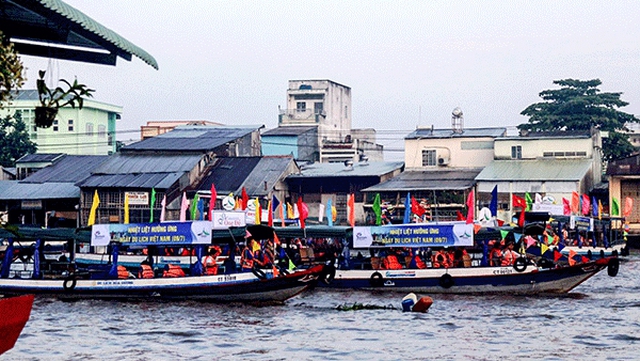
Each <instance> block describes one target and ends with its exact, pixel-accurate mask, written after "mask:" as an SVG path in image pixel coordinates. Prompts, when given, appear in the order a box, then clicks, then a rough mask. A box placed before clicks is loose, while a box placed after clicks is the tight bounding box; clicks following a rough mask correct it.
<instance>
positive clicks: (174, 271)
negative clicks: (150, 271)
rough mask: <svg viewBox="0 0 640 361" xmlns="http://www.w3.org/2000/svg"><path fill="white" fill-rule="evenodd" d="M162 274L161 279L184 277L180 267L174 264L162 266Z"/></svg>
mask: <svg viewBox="0 0 640 361" xmlns="http://www.w3.org/2000/svg"><path fill="white" fill-rule="evenodd" d="M164 268H165V269H164V272H163V273H162V277H184V276H186V275H185V273H184V270H183V269H182V267H180V266H178V265H175V264H168V265H166V266H164Z"/></svg>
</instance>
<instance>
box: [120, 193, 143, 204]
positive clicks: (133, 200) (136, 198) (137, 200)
mask: <svg viewBox="0 0 640 361" xmlns="http://www.w3.org/2000/svg"><path fill="white" fill-rule="evenodd" d="M124 194H125V196H127V195H128V196H129V205H130V206H134V205H135V206H148V205H149V193H148V192H124Z"/></svg>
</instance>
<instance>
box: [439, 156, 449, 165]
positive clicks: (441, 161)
mask: <svg viewBox="0 0 640 361" xmlns="http://www.w3.org/2000/svg"><path fill="white" fill-rule="evenodd" d="M438 165H439V166H441V167H444V166H447V165H449V157H442V156H441V157H438Z"/></svg>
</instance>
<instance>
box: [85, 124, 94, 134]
mask: <svg viewBox="0 0 640 361" xmlns="http://www.w3.org/2000/svg"><path fill="white" fill-rule="evenodd" d="M86 133H87V135H93V123H87V127H86Z"/></svg>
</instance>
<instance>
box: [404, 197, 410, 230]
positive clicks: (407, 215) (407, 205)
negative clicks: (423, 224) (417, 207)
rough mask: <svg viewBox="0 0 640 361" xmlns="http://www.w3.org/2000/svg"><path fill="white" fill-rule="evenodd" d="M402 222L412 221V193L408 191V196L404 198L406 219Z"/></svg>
mask: <svg viewBox="0 0 640 361" xmlns="http://www.w3.org/2000/svg"><path fill="white" fill-rule="evenodd" d="M402 223H404V224H408V223H411V193H410V192H407V198H405V200H404V219H403V220H402Z"/></svg>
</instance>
